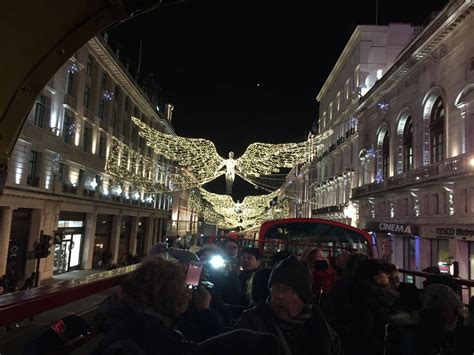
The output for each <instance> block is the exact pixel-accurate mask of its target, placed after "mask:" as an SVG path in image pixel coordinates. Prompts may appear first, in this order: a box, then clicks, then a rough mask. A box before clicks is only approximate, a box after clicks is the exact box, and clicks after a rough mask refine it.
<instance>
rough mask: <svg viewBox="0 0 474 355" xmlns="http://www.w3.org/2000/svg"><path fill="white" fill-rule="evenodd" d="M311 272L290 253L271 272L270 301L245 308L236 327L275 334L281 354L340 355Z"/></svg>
mask: <svg viewBox="0 0 474 355" xmlns="http://www.w3.org/2000/svg"><path fill="white" fill-rule="evenodd" d="M311 286H312V275H311V271H310V270H309V268H308V266H307V265H306V264H305V263H304V262H301V261H299V260H298V259H297V258H296V256H294V255H291V256H289V257H288V258H286V259H284V260H282V261H280V262H279V263H278V264H277V265H276V266H275V268H274V269H273V270H272V272H271V274H270V278H269V280H268V287H269V288H270V297H269V299H268V302H267V303H263V304H259V305H257V306H256V307H254V308H251V309H249V310H247V311H245V312H244V313H243V314H242V316H241V318H240V320H239V322H238V323H237V328H244V329H249V330H253V331H256V332H262V333H271V334H274V335H275V336H276V337H277V339H278V345H279V351H280V354H282V355H306V354H323V355H340V354H342V353H343V352H342V348H341V344H340V342H339V338H338V337H337V335H336V333H335V332H334V331H333V330H332V329H331V327H330V326H329V325H328V324H327V323H326V320H325V319H324V317H323V315H322V312H321V310H320V309H319V308H318V307H317V306H315V305H313V294H312V288H311Z"/></svg>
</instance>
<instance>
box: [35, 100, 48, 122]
mask: <svg viewBox="0 0 474 355" xmlns="http://www.w3.org/2000/svg"><path fill="white" fill-rule="evenodd" d="M45 105H46V98H45V97H44V96H38V97H37V98H36V103H35V125H36V126H38V127H43V118H44V108H45Z"/></svg>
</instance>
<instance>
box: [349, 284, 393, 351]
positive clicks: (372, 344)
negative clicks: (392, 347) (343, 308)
mask: <svg viewBox="0 0 474 355" xmlns="http://www.w3.org/2000/svg"><path fill="white" fill-rule="evenodd" d="M397 299H398V293H397V292H396V291H394V290H393V289H391V288H389V287H381V286H378V285H376V284H375V283H372V282H369V281H358V282H356V283H355V284H354V285H353V288H352V295H351V307H352V308H351V311H350V317H349V323H350V326H349V329H350V331H349V332H348V334H349V337H350V338H349V339H346V344H345V345H346V347H345V349H350V351H347V352H348V353H350V354H365V355H382V354H383V344H384V338H385V326H386V325H387V324H388V322H389V320H390V312H391V309H392V307H393V306H394V304H395V302H396V301H397Z"/></svg>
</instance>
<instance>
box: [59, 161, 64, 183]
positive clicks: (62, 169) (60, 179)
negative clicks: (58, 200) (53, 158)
mask: <svg viewBox="0 0 474 355" xmlns="http://www.w3.org/2000/svg"><path fill="white" fill-rule="evenodd" d="M58 179H59V181H61V182H64V164H63V163H59V167H58Z"/></svg>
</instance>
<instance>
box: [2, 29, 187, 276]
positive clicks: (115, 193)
mask: <svg viewBox="0 0 474 355" xmlns="http://www.w3.org/2000/svg"><path fill="white" fill-rule="evenodd" d="M172 109H173V107H172V105H169V104H167V105H165V104H163V103H160V102H158V101H157V100H156V98H154V97H151V96H150V95H149V94H147V93H145V91H144V89H142V87H141V86H140V85H138V83H137V81H136V80H135V78H134V77H132V75H131V74H130V72H129V71H128V70H127V68H126V67H125V66H124V65H122V64H121V62H120V61H119V59H118V55H117V53H115V52H114V51H113V50H111V48H110V47H109V46H108V44H107V43H106V40H104V38H102V37H95V38H93V39H92V40H90V41H89V42H88V44H87V45H86V46H84V47H82V48H81V49H80V50H79V51H78V52H77V53H76V54H75V55H74V56H73V57H72V58H70V59H69V60H68V62H67V63H66V64H65V65H64V66H63V67H62V68H61V69H60V70H59V71H58V72H57V73H56V75H55V76H54V77H53V78H51V80H50V82H49V83H48V85H47V86H46V87H45V88H44V90H43V91H42V93H41V94H40V95H39V96H38V97H37V99H36V102H35V104H34V105H33V107H32V108H31V112H30V114H29V116H28V119H27V122H26V123H25V126H24V128H23V130H22V132H21V135H20V137H19V139H18V141H17V143H16V146H15V150H14V152H13V154H12V156H11V159H10V161H9V166H8V177H7V181H6V185H5V188H4V191H3V193H2V194H1V195H0V213H1V219H0V275H3V274H4V273H5V272H7V271H8V270H10V269H14V270H15V271H16V272H17V273H18V274H19V275H20V277H28V276H29V275H30V274H31V272H32V271H34V268H35V260H34V259H32V257H33V256H32V250H33V247H34V243H35V242H36V241H37V240H38V237H39V235H40V233H41V232H43V233H44V234H47V235H54V234H55V232H59V233H57V234H58V235H61V236H60V237H59V238H57V239H56V242H55V244H54V245H53V246H52V247H51V248H50V255H49V256H48V257H47V258H45V259H42V260H41V265H40V272H41V278H42V279H45V278H50V277H52V275H53V274H57V273H63V272H68V271H71V270H75V269H78V268H81V269H91V268H98V267H100V266H101V262H102V256H103V255H104V253H108V252H110V253H111V255H112V258H113V260H114V262H115V263H117V264H121V263H122V262H123V261H124V259H125V257H126V255H127V254H132V255H138V256H143V255H145V254H146V251H147V250H148V248H149V247H150V246H151V245H152V244H153V243H155V242H157V241H160V240H163V239H164V238H165V237H166V236H167V230H168V233H170V232H171V223H170V219H171V210H172V209H173V207H174V208H175V209H178V208H180V207H179V206H177V205H176V202H174V201H173V198H172V195H171V194H169V193H168V194H167V193H154V192H149V193H148V192H146V191H140V190H139V189H138V188H136V187H134V186H133V184H132V183H129V182H128V181H126V180H125V181H117V179H113V178H112V177H111V176H110V175H108V174H107V173H106V161H107V158H108V155H109V153H110V152H109V150H110V146H111V141H112V138H114V139H118V140H119V141H120V142H122V143H124V144H125V145H126V146H127V147H129V148H130V149H133V150H134V151H135V152H137V153H139V154H141V155H143V156H146V157H148V158H150V159H152V160H154V161H156V162H158V166H159V167H161V168H162V169H160V168H159V169H157V171H156V172H155V173H156V176H155V178H156V182H160V183H161V184H162V185H163V186H164V187H167V186H168V187H169V186H170V183H171V182H170V177H169V176H168V174H167V171H168V170H167V167H169V162H167V161H165V160H164V159H163V158H162V157H160V156H158V155H157V154H156V153H155V152H154V151H153V150H152V149H151V148H149V147H147V146H146V145H145V143H144V141H143V140H142V139H141V138H140V137H139V136H138V130H137V129H136V128H135V126H134V125H133V124H132V122H131V120H130V117H131V115H133V116H136V117H139V118H140V119H142V120H144V121H146V122H147V123H149V124H151V125H152V126H153V127H154V128H155V129H158V130H160V131H162V132H165V133H168V134H174V130H173V127H172V125H171V118H172V116H171V115H172ZM176 201H180V203H183V204H184V205H185V206H187V201H184V200H183V199H182V198H181V199H176ZM174 205H176V206H174ZM182 218H190V216H188V215H186V216H183V217H182Z"/></svg>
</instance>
